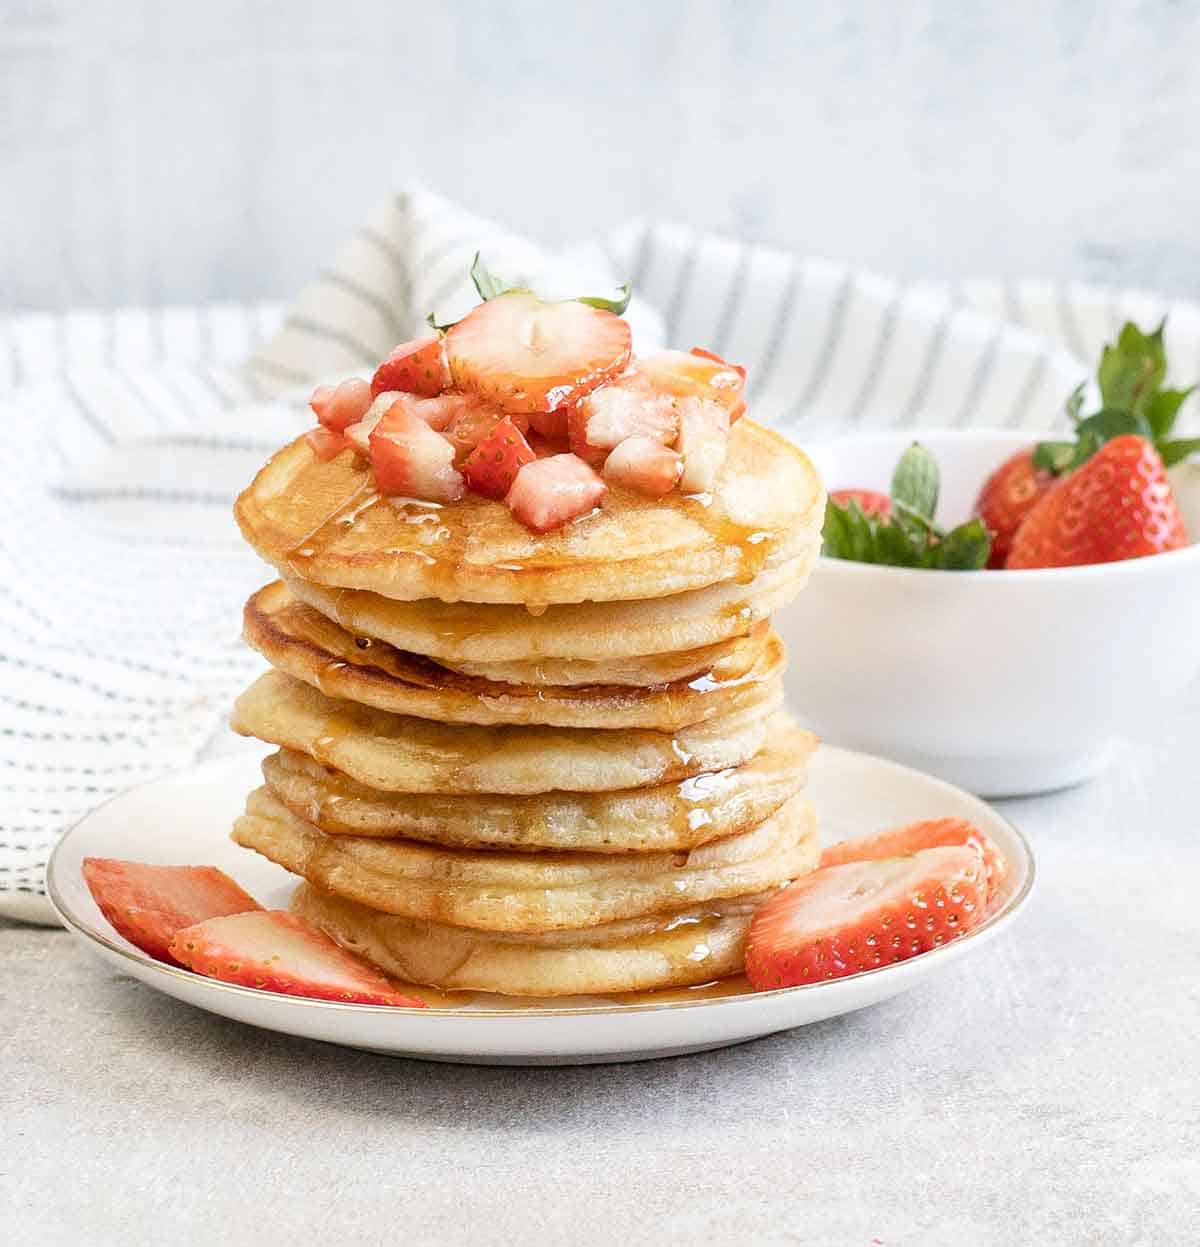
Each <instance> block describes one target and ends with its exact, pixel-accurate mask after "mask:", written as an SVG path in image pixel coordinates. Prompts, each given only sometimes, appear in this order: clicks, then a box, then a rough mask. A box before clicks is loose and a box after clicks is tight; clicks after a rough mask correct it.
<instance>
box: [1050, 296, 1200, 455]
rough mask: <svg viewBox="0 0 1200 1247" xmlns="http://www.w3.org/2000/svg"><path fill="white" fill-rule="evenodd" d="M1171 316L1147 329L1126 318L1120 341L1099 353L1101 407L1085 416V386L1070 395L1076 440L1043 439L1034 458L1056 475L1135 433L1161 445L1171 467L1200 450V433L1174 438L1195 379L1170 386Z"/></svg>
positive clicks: (1193, 388) (1068, 402) (1155, 445)
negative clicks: (1166, 334)
mask: <svg viewBox="0 0 1200 1247" xmlns="http://www.w3.org/2000/svg"><path fill="white" fill-rule="evenodd" d="M1166 323H1167V322H1166V321H1165V320H1164V321H1162V322H1161V323H1160V324H1159V326H1158V328H1157V329H1155V330H1154V331H1153V332H1151V333H1143V332H1142V330H1140V329H1139V328H1138V327H1137V325H1135V324H1134V323H1133V321H1126V322H1125V325H1124V326H1123V327H1122V329H1121V332H1120V333H1119V334H1118V335H1117V340H1116V342H1113V343H1110V344H1109V345H1107V346H1106V347H1105V348H1104V350H1103V351H1102V352H1101V355H1100V366H1099V367H1098V368H1097V370H1096V381H1097V383H1098V384H1099V387H1100V410H1099V411H1096V412H1093V413H1092V414H1091V415H1089V416H1081V415H1080V413H1081V412H1082V410H1083V386H1082V385H1080V386H1077V387H1076V389H1075V390H1074V391H1073V392H1072V394H1071V397H1070V398H1068V399H1067V415H1068V417H1069V418H1070V419H1071V421H1072V423H1073V424H1074V426H1075V440H1074V441H1069V442H1042V443H1041V444H1040V445H1039V446H1038V447H1037V449H1036V450H1035V451H1034V463H1035V464H1036V466H1037V467H1039V468H1041V469H1043V470H1044V471H1047V472H1050V473H1052V474H1053V475H1055V476H1061V475H1063V474H1064V473H1066V472H1072V471H1074V470H1075V469H1076V468H1077V467H1079V466H1080V465H1081V464H1082V463H1085V462H1086V461H1087V460H1088V459H1090V458H1091V457H1092V455H1094V454H1095V453H1096V451H1097V450H1099V449H1100V447H1101V446H1103V445H1104V443H1105V442H1110V441H1112V439H1113V438H1115V437H1123V436H1124V435H1125V434H1127V433H1135V434H1137V436H1138V437H1142V438H1145V439H1146V441H1148V442H1150V443H1151V445H1153V447H1154V448H1155V450H1157V451H1158V454H1159V457H1160V458H1161V459H1162V461H1163V464H1164V466H1166V467H1168V468H1169V467H1171V466H1172V464H1176V463H1179V462H1181V461H1182V460H1184V459H1186V458H1187V457H1188V456H1189V455H1193V454H1196V453H1197V452H1198V451H1200V437H1185V438H1173V437H1172V436H1171V434H1172V432H1173V431H1174V428H1175V419H1176V417H1177V416H1178V415H1179V409H1180V407H1182V406H1183V404H1184V402H1185V400H1186V399H1187V397H1188V395H1190V394H1191V393H1192V392H1193V391H1194V390H1195V388H1196V387H1195V386H1194V385H1189V386H1188V387H1187V388H1186V389H1183V390H1178V389H1171V388H1168V387H1166V386H1165V385H1164V384H1163V383H1164V382H1165V381H1166V379H1167V352H1166V347H1165V346H1164V344H1163V330H1164V329H1165V328H1166Z"/></svg>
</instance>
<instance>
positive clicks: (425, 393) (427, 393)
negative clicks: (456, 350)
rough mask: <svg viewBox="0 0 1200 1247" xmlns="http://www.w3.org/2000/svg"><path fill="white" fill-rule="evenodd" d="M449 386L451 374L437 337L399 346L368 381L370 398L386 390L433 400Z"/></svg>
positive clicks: (420, 339)
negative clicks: (369, 383)
mask: <svg viewBox="0 0 1200 1247" xmlns="http://www.w3.org/2000/svg"><path fill="white" fill-rule="evenodd" d="M449 384H450V372H449V370H448V369H447V367H446V356H445V353H444V352H443V350H442V340H441V338H438V337H432V338H418V339H416V340H415V341H413V342H402V343H401V344H400V345H399V346H398V347H396V349H395V350H394V351H393V352H392V353H391V354H390V355H389V356H388V357H387V359H385V360H384V361H383V363H382V364H380V365H379V367H378V368H377V369H376V370H375V376H374V377H373V378H372V379H371V396H372V398H375V397H378V396H379V395H380V394H383V393H385V392H386V391H388V390H403V391H404V392H405V393H407V394H419V395H421V396H422V397H424V398H433V397H434V396H435V395H437V394H440V393H441V392H442V391H443V390H444V389H445V388H446V387H447V386H448V385H449Z"/></svg>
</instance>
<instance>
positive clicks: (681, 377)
mask: <svg viewBox="0 0 1200 1247" xmlns="http://www.w3.org/2000/svg"><path fill="white" fill-rule="evenodd" d="M636 367H637V369H638V371H639V372H640V373H641V374H642V375H643V376H644V377H645V378H646V379H647V380H648V381H649V382H650V384H651V385H653V386H654V388H655V389H656V390H661V391H662V392H663V393H665V394H674V395H676V396H677V397H679V398H704V399H708V400H710V401H711V402H714V403H719V404H720V405H721V406H722V407H724V408H725V410H726V412H727V413H728V414H729V421H730V423H731V424H732V423H733V421H735V420H737V418H738V417H739V416H741V415H742V413H743V412H744V411H745V410H746V402H745V399H744V397H743V391H744V390H745V385H746V370H745V369H744V368H741V367H738V366H737V365H735V364H729V363H726V361H725V360H723V359H722V358H721V357H720V356H719V355H714V354H713V353H712V352H711V351H704V350H701V349H700V348H699V347H693V348H692V350H691V351H656V352H655V353H654V354H652V355H643V356H639V357H638V359H637V360H636Z"/></svg>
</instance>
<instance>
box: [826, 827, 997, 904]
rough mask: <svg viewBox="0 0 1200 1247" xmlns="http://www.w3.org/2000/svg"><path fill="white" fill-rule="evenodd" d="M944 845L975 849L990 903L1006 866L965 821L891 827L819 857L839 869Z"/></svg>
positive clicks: (975, 829) (993, 847) (986, 842)
mask: <svg viewBox="0 0 1200 1247" xmlns="http://www.w3.org/2000/svg"><path fill="white" fill-rule="evenodd" d="M946 844H965V845H969V846H970V847H971V848H974V849H977V850H978V852H979V854H980V856H981V857H982V858H983V868H984V872H985V874H986V876H987V885H988V901H989V902H991V901H992V900H993V899H994V898H995V895H996V890H997V889H998V888H999V886H1000V881H1001V880H1002V879H1003V878H1004V876H1005V875H1006V874H1007V873H1008V864H1007V862H1005V860H1004V857H1003V856H1002V855H1001V853H1000V850H999V849H998V848H997V847H996V846H995V845H994V844H993V843H992V841H991V840H990V839H989V838H988V837H987V836H986V835H985V834H984V833H983V832H982V831H980V830H979V828H978V827H976V826H975V824H974V823H969V822H967V820H966V819H965V818H930V819H926V820H925V821H923V822H919V823H909V824H907V825H906V826H904V827H894V828H892V830H890V831H883V832H880V833H879V835H877V836H871V837H869V838H867V839H863V840H843V841H842V842H841V843H840V844H834V845H830V847H829V848H827V849H826V850H825V851H824V852H823V853H822V854H821V865H822V866H843V865H845V864H846V862H865V861H870V860H872V859H873V858H877V857H907V856H909V855H910V854H912V853H919V852H920V851H921V850H922V849H935V848H938V847H939V846H941V845H946Z"/></svg>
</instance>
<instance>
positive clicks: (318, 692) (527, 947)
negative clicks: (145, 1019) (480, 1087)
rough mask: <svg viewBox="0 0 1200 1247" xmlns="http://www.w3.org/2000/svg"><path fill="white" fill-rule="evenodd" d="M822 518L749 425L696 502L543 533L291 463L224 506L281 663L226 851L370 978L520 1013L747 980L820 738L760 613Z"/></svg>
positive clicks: (250, 713)
mask: <svg viewBox="0 0 1200 1247" xmlns="http://www.w3.org/2000/svg"><path fill="white" fill-rule="evenodd" d="M823 511H824V496H823V493H822V490H821V486H820V483H819V481H818V479H817V476H816V473H815V472H814V470H813V468H812V467H811V465H810V464H809V462H808V460H807V459H806V458H805V457H804V456H803V455H802V454H801V453H800V452H799V451H798V450H796V449H795V448H794V447H793V446H792V445H791V444H790V443H788V442H787V441H786V440H785V439H783V438H781V437H779V436H778V435H776V434H774V433H771V432H768V431H767V430H765V429H763V428H761V427H760V426H758V425H755V424H754V423H753V422H752V421H750V420H748V419H742V420H740V421H739V422H738V423H737V424H736V425H735V426H734V429H733V432H732V434H731V436H730V440H729V449H728V454H727V456H726V459H725V463H724V466H723V467H722V468H721V470H720V473H719V475H718V477H717V481H716V484H715V486H714V487H713V489H712V490H711V491H710V492H708V493H705V494H703V495H691V496H684V495H681V494H674V495H671V496H668V497H666V498H662V499H657V500H653V501H652V500H649V499H647V498H645V497H642V496H639V495H637V494H634V493H631V492H628V491H623V490H621V489H618V488H614V489H613V490H612V491H611V492H610V494H609V495H608V496H607V497H606V498H605V500H604V506H603V507H602V508H601V509H599V510H598V511H597V512H595V513H594V514H593V515H590V516H588V517H586V518H585V519H584V520H582V521H580V522H577V523H574V524H570V525H567V526H566V527H565V528H562V529H560V530H558V531H555V532H551V533H545V534H538V533H534V532H531V531H529V530H528V529H526V528H525V527H524V526H522V525H521V524H520V523H518V522H517V521H516V520H515V519H514V518H513V517H512V515H511V514H510V513H509V512H508V510H507V509H506V508H505V507H504V506H503V504H501V503H498V502H494V501H490V500H488V499H486V498H482V497H478V496H474V495H469V496H467V497H466V498H464V499H463V500H461V501H458V502H454V503H449V504H446V505H441V506H439V505H437V504H433V503H424V502H417V501H413V500H409V499H397V498H387V497H381V496H380V494H379V493H378V491H377V490H376V488H375V483H374V479H373V476H372V473H371V470H370V468H369V467H368V466H367V465H366V464H365V463H364V462H363V461H362V460H361V459H359V458H356V457H355V456H354V455H353V454H350V453H345V454H340V455H338V456H337V457H336V458H333V459H332V460H329V461H326V462H322V461H321V460H319V459H318V458H317V456H316V455H315V454H314V453H313V450H312V449H311V448H310V446H309V445H308V444H307V443H306V442H305V440H304V439H303V438H300V439H297V441H295V442H293V443H292V444H290V445H289V446H286V447H285V448H284V449H283V450H281V451H280V452H279V453H278V454H276V455H275V456H274V458H273V459H272V460H271V461H270V462H269V463H268V464H267V465H266V466H265V467H264V468H263V470H262V471H261V472H260V473H259V475H258V477H257V478H256V479H255V481H254V483H253V484H252V485H251V486H250V487H249V488H248V489H247V490H246V491H245V493H243V495H242V496H241V498H240V499H239V500H238V504H237V517H238V521H239V523H240V525H241V528H242V532H243V533H244V535H245V536H246V538H247V540H248V541H249V542H250V543H251V544H252V545H253V546H254V548H255V549H256V550H257V551H258V553H259V554H260V555H261V556H262V557H263V558H264V559H265V560H266V561H267V562H268V563H270V564H271V565H272V566H273V567H274V568H275V569H276V571H277V572H278V575H279V579H278V580H276V581H274V582H273V583H271V584H268V585H267V586H266V587H264V588H263V589H261V590H260V591H259V592H257V593H256V594H255V595H254V596H253V597H252V598H251V599H250V601H249V602H248V603H247V605H246V610H245V636H246V639H247V640H248V641H249V643H250V644H251V645H252V646H254V647H255V648H256V649H257V650H259V651H260V652H261V653H262V654H263V655H264V656H265V657H266V658H267V659H268V660H269V662H270V663H271V665H272V667H273V670H272V671H270V672H269V673H267V674H266V675H264V676H263V677H262V678H261V679H259V680H258V682H257V683H255V684H254V685H253V686H252V687H251V688H250V689H248V690H247V691H246V692H245V693H244V694H243V695H242V697H241V698H240V699H239V701H238V703H237V706H236V708H235V711H234V715H233V726H234V728H235V729H236V730H237V731H239V732H241V733H243V734H244V735H250V736H255V737H258V738H259V739H261V740H264V741H267V742H270V743H271V744H272V745H275V746H277V747H278V752H277V753H274V754H272V755H271V756H269V757H268V758H267V759H266V760H265V762H264V766H263V775H264V781H265V782H264V785H263V786H262V787H261V788H258V789H257V790H255V791H254V792H253V793H251V794H250V796H249V798H248V800H247V803H246V811H245V814H244V815H243V816H242V817H241V818H240V819H239V820H238V821H237V823H236V825H235V828H234V832H233V835H234V839H235V840H236V841H237V842H238V843H239V844H241V845H244V846H246V847H247V848H250V849H254V850H256V851H257V852H259V853H262V854H264V855H265V856H266V857H268V858H270V859H271V860H272V861H275V862H278V863H280V864H281V865H282V866H284V867H285V868H287V869H288V870H289V871H292V872H294V873H295V874H296V875H299V876H301V877H302V879H303V880H304V882H303V884H302V885H301V886H300V888H299V890H298V891H297V893H296V895H295V897H294V900H293V908H294V910H295V911H296V912H297V913H299V914H301V915H303V916H304V917H306V918H308V919H309V920H310V921H312V922H313V923H315V924H316V925H318V926H319V927H321V928H322V929H324V930H325V931H326V932H328V933H329V934H330V935H331V936H332V937H333V938H334V939H336V940H337V941H338V942H339V943H341V944H342V945H344V946H345V947H347V948H349V949H351V950H353V951H355V952H357V953H359V954H361V955H363V956H365V957H367V958H368V959H369V960H371V961H372V962H374V963H375V964H377V965H378V966H379V967H381V968H382V969H383V970H384V971H385V972H386V973H388V974H390V975H392V976H394V977H396V978H398V979H402V980H405V981H408V982H411V983H416V984H423V985H428V986H432V987H436V988H440V989H443V990H452V989H466V990H475V991H487V992H498V993H504V994H508V995H515V996H558V995H574V994H591V993H616V992H629V991H636V990H645V989H653V988H663V987H680V986H688V985H693V984H698V983H704V982H707V981H710V980H714V979H718V978H721V977H724V976H727V975H730V974H734V973H737V972H738V971H740V970H741V968H742V953H743V942H744V938H745V933H746V929H747V926H748V924H749V919H750V915H751V913H752V912H753V910H754V908H755V907H756V905H758V904H759V903H760V902H761V900H762V899H763V898H764V897H765V896H766V895H768V894H770V893H771V892H772V891H773V890H774V889H776V888H778V887H779V886H781V885H782V884H784V883H786V882H788V881H789V880H792V879H794V878H796V877H797V876H799V875H802V874H804V873H805V872H807V871H809V870H811V869H813V868H814V867H815V865H816V862H817V857H818V848H817V838H816V830H815V824H814V817H813V813H812V810H811V808H810V807H809V806H808V805H807V804H806V803H805V801H804V800H803V797H802V795H801V789H802V787H803V782H804V771H805V762H806V759H807V758H808V756H809V754H810V753H811V752H812V750H813V748H814V747H815V744H816V742H815V739H814V738H813V737H812V736H811V735H810V734H808V733H807V732H804V731H802V730H801V729H800V728H798V727H797V726H796V724H795V723H794V722H793V721H792V720H791V719H790V718H789V717H788V715H787V714H786V712H785V711H784V710H783V709H782V684H781V675H782V671H783V665H784V654H783V648H782V646H781V644H780V641H779V638H778V636H777V635H776V634H775V633H774V632H772V630H771V627H770V621H769V616H770V614H771V612H772V611H774V610H775V609H777V608H778V607H779V606H781V605H783V604H784V603H786V602H787V601H789V600H790V599H791V598H792V597H793V596H794V595H795V594H796V593H797V592H799V590H800V589H801V588H802V586H803V584H804V582H805V579H806V577H807V576H808V573H809V570H810V567H811V565H812V563H813V561H814V559H815V557H816V555H817V552H818V550H819V546H820V526H821V519H822V515H823Z"/></svg>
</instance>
